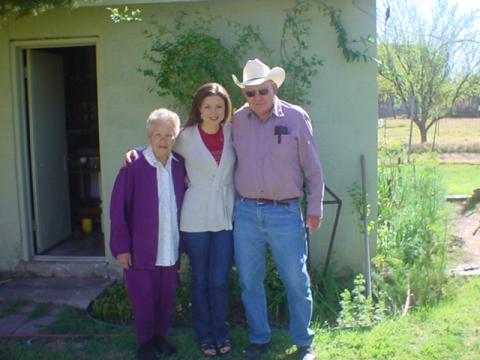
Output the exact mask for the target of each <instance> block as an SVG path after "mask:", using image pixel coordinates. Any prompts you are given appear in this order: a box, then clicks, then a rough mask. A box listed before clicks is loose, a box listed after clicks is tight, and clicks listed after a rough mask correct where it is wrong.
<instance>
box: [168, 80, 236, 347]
mask: <svg viewBox="0 0 480 360" xmlns="http://www.w3.org/2000/svg"><path fill="white" fill-rule="evenodd" d="M231 113H232V105H231V101H230V97H229V95H228V93H227V91H226V90H225V89H224V88H223V87H222V86H221V85H219V84H216V83H208V84H205V85H203V86H201V87H200V88H199V89H198V90H197V92H196V93H195V95H194V97H193V101H192V107H191V111H190V116H189V118H188V121H187V122H186V123H185V125H184V127H183V129H182V131H181V132H180V134H179V136H178V138H177V142H176V144H175V149H174V150H175V151H176V152H178V153H179V154H180V155H182V157H184V159H185V167H186V169H187V175H188V178H189V180H190V184H189V187H188V189H187V191H186V193H185V199H184V202H183V207H182V211H181V218H180V230H181V236H182V240H183V243H184V245H185V249H186V252H187V255H188V257H189V260H190V266H191V273H192V284H191V286H192V287H191V296H192V298H191V300H192V321H193V326H194V328H195V331H196V335H197V339H198V341H199V343H200V349H201V351H202V352H203V354H204V355H205V356H215V355H217V354H218V355H224V354H226V353H228V352H230V350H231V344H230V340H229V337H228V331H227V328H226V316H227V310H228V288H229V273H230V268H231V265H232V257H233V236H232V212H233V205H234V198H235V190H234V184H233V172H234V166H235V153H234V151H233V147H232V140H231V125H230V123H229V122H230V118H231Z"/></svg>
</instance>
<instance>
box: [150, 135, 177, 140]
mask: <svg viewBox="0 0 480 360" xmlns="http://www.w3.org/2000/svg"><path fill="white" fill-rule="evenodd" d="M153 136H154V137H155V139H156V140H163V141H173V140H175V135H160V134H154V135H153Z"/></svg>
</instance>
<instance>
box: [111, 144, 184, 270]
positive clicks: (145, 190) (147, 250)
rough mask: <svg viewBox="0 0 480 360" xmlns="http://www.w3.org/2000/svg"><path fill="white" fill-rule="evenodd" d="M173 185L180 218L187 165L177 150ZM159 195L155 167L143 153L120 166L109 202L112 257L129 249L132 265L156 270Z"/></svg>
mask: <svg viewBox="0 0 480 360" xmlns="http://www.w3.org/2000/svg"><path fill="white" fill-rule="evenodd" d="M174 156H175V158H176V159H177V160H175V159H172V174H173V186H174V189H175V198H176V200H177V209H178V213H177V219H180V209H181V208H182V202H183V195H184V193H185V175H186V172H185V165H184V161H183V158H182V157H181V156H180V155H178V154H175V153H174ZM158 219H159V217H158V195H157V176H156V170H155V168H154V167H152V166H151V165H150V164H149V163H148V162H147V160H146V159H145V158H144V157H143V156H140V157H139V158H138V159H137V160H135V161H134V162H133V163H131V164H130V165H128V166H124V167H122V168H121V169H120V171H119V173H118V175H117V178H116V180H115V184H114V186H113V190H112V198H111V201H110V222H111V230H110V250H111V252H112V254H113V256H115V257H117V255H118V254H121V253H126V252H130V253H131V254H132V263H133V267H134V268H137V269H153V268H154V267H155V261H156V258H157V248H158Z"/></svg>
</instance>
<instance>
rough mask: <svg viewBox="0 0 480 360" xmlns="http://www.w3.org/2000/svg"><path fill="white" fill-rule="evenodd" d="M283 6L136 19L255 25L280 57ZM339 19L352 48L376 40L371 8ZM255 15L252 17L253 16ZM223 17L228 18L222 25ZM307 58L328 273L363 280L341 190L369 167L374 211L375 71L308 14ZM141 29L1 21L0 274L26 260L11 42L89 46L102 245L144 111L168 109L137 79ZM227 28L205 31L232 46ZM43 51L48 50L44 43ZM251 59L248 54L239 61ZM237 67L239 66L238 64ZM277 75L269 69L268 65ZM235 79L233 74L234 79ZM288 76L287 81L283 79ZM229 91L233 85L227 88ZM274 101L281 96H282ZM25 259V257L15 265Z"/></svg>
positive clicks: (171, 7)
mask: <svg viewBox="0 0 480 360" xmlns="http://www.w3.org/2000/svg"><path fill="white" fill-rule="evenodd" d="M292 3H293V2H292V1H289V0H275V1H273V0H272V1H262V2H259V1H255V0H244V1H241V2H240V1H233V0H231V1H230V0H226V1H213V2H192V3H190V2H186V3H183V2H182V3H177V4H157V5H144V6H141V9H142V14H143V18H144V19H147V20H148V19H150V17H151V16H155V17H156V19H157V20H159V21H161V22H165V23H171V22H172V21H173V18H174V17H175V15H176V13H177V11H178V10H186V11H188V12H192V11H197V10H198V11H199V14H200V15H202V14H208V15H212V14H231V15H230V16H231V18H233V19H235V20H236V21H239V22H243V23H251V24H254V25H259V27H260V30H261V33H262V36H263V38H264V39H265V40H266V41H267V43H268V44H269V46H271V47H272V48H274V49H278V46H279V39H280V32H281V26H282V20H280V19H283V9H285V8H288V7H290V6H291V5H292ZM334 6H335V7H337V8H339V9H341V10H343V23H344V24H345V27H346V28H347V31H348V35H349V36H350V37H352V38H359V37H360V36H366V35H368V34H371V35H374V34H375V20H374V19H375V1H374V0H368V1H363V2H362V5H361V7H362V9H363V10H364V11H360V10H359V9H358V8H357V7H355V6H353V5H352V3H351V1H349V0H340V1H335V2H334ZM252 9H255V11H252ZM226 16H227V15H226ZM312 16H315V21H314V25H313V29H312V37H311V39H310V40H311V41H312V49H313V51H315V52H317V53H318V55H319V57H320V58H321V59H323V60H324V66H323V67H321V68H320V71H319V74H318V76H317V77H316V78H315V79H313V87H312V92H311V96H310V98H311V100H312V104H311V105H309V106H307V107H306V108H307V110H308V111H309V113H310V115H311V118H312V120H313V122H314V130H315V135H316V138H317V140H318V148H319V152H320V156H321V159H322V164H323V167H324V171H325V174H326V180H327V184H328V186H330V187H331V188H332V189H333V190H334V191H335V192H336V193H337V194H338V195H339V196H340V197H341V198H342V200H343V201H344V207H343V210H342V216H341V219H340V224H339V228H338V233H337V238H336V241H335V247H334V260H333V265H334V267H335V268H336V269H337V270H339V271H340V272H342V273H346V272H350V271H351V270H352V269H353V270H354V271H355V272H358V271H361V270H362V264H363V259H362V253H363V248H362V237H361V235H360V233H359V232H358V230H357V227H356V223H357V221H356V218H355V216H354V214H353V213H352V206H351V201H350V198H349V195H348V193H347V188H348V187H350V186H351V185H352V184H353V183H354V182H357V183H360V161H359V158H360V154H364V155H365V157H366V163H367V183H368V187H367V192H368V193H369V195H370V198H369V202H371V203H372V204H375V203H376V200H375V196H374V194H375V192H376V99H377V97H376V78H375V65H374V63H373V62H369V63H353V64H348V63H346V61H345V59H344V58H343V56H342V54H341V52H340V50H339V49H337V43H336V34H335V33H334V31H333V29H332V28H331V27H330V26H329V21H328V19H327V18H326V17H323V16H321V15H320V14H319V13H316V12H315V13H312ZM147 26H148V25H147V24H146V23H133V24H113V23H112V22H111V21H110V19H109V13H108V11H106V10H105V9H104V8H91V7H88V8H80V9H77V10H71V11H60V10H59V11H51V12H48V13H46V14H44V15H41V16H38V17H27V18H21V19H18V20H16V19H9V20H8V21H7V22H4V23H3V24H2V26H1V28H0V134H1V135H0V139H1V141H0V154H1V155H0V156H1V159H2V175H1V177H0V216H1V217H0V243H1V244H2V251H1V252H0V269H2V268H8V267H9V266H11V264H12V262H13V261H14V260H15V259H18V258H21V257H22V256H23V258H24V260H26V258H28V251H26V250H25V245H20V244H21V241H22V228H23V227H24V226H22V225H21V223H20V220H19V213H20V212H21V209H22V207H21V206H20V205H19V204H20V201H21V199H20V197H19V195H18V191H19V189H18V187H17V184H18V183H20V181H19V179H17V178H16V170H15V168H16V166H19V164H17V163H16V159H15V156H14V152H15V144H14V133H13V131H14V126H13V112H14V108H15V106H16V104H14V103H13V98H12V89H11V81H10V76H11V75H10V70H11V66H10V50H11V48H10V46H9V42H10V41H12V40H17V41H18V40H23V39H49V38H62V39H68V38H77V37H92V38H94V39H95V42H96V46H97V76H98V109H99V126H100V152H101V162H102V179H101V187H102V193H103V208H104V219H103V221H104V227H105V230H106V232H105V235H106V238H107V239H108V236H109V230H108V227H109V225H108V224H109V222H108V211H107V210H108V207H109V196H110V192H111V189H112V184H113V181H114V178H115V175H116V173H117V171H118V168H119V166H120V163H121V159H122V154H123V153H124V152H125V150H126V149H128V148H131V147H132V146H134V145H138V144H144V143H145V134H144V122H145V119H146V117H147V115H148V113H149V111H150V110H152V109H153V108H156V107H159V106H165V105H168V103H169V102H168V101H167V100H166V99H161V98H158V97H157V96H156V95H155V94H151V93H149V92H148V91H147V88H148V87H150V86H151V85H152V83H151V80H150V79H149V78H145V77H144V76H143V75H142V74H141V73H139V72H138V71H137V69H138V68H139V67H142V64H143V62H144V60H143V58H142V56H143V53H144V51H145V50H147V49H148V47H149V40H148V39H146V38H145V37H144V36H143V35H142V31H143V30H144V29H145V28H146V27H147ZM226 29H227V27H226V25H225V24H222V23H219V24H213V28H212V32H213V34H215V35H217V36H220V37H222V38H223V39H225V40H226V41H227V42H228V41H229V40H230V38H229V34H228V32H227V31H226ZM47 41H48V40H47ZM255 55H256V54H254V53H252V54H246V55H245V59H247V58H249V57H254V56H255ZM245 59H243V60H245ZM272 65H277V64H272ZM238 75H241V74H237V76H238ZM287 76H288V74H287ZM225 81H231V79H225ZM280 94H281V93H280ZM333 216H334V206H331V205H327V206H326V213H325V221H324V224H323V226H322V228H321V230H320V231H319V232H318V233H317V234H315V235H314V236H313V238H312V252H311V254H312V261H313V262H314V263H321V262H322V261H323V259H324V255H325V251H326V247H327V243H328V240H329V235H330V232H331V229H332V223H333ZM107 252H108V251H107ZM22 254H23V255H22Z"/></svg>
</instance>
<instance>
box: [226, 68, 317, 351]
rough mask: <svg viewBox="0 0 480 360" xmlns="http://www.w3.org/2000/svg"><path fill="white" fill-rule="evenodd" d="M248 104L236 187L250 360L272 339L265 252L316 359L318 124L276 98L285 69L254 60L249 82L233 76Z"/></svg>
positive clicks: (241, 122)
mask: <svg viewBox="0 0 480 360" xmlns="http://www.w3.org/2000/svg"><path fill="white" fill-rule="evenodd" d="M232 77H233V80H234V82H235V84H236V85H237V86H239V87H240V88H241V89H242V92H243V95H244V97H245V100H246V104H245V105H244V106H242V107H241V108H240V109H239V110H238V111H237V112H236V113H235V114H234V120H233V129H232V131H233V146H234V148H235V151H236V154H237V168H236V173H235V186H236V190H237V193H238V195H239V197H238V200H237V203H236V205H235V227H234V244H235V261H236V265H237V268H238V274H239V278H240V286H241V289H242V300H243V304H244V306H245V311H246V316H247V322H248V325H249V328H250V345H249V347H248V348H247V350H246V352H245V358H246V359H257V358H259V357H260V356H261V354H262V353H264V352H265V351H266V350H267V348H268V346H269V344H270V338H271V330H270V326H269V323H268V319H267V306H266V297H265V291H264V286H263V281H264V277H265V250H266V246H267V245H268V246H269V247H270V249H271V252H272V256H273V259H274V260H275V264H276V266H277V269H278V271H279V273H280V277H281V279H282V282H283V285H284V287H285V292H286V295H287V299H288V307H289V330H290V335H291V337H292V340H293V342H294V343H295V345H296V346H297V348H298V353H299V355H300V358H301V359H305V360H307V359H308V360H312V359H315V358H316V357H315V353H314V351H313V349H312V347H311V344H312V340H313V335H314V333H313V331H312V329H311V328H310V320H311V316H312V293H311V290H310V278H309V276H308V273H307V266H306V258H307V242H306V232H305V224H304V221H303V218H302V213H301V209H300V199H301V198H302V197H303V196H304V193H303V184H304V181H305V182H306V184H307V200H308V207H307V217H306V226H307V228H308V230H309V231H310V232H313V231H315V230H317V229H318V228H319V226H320V222H321V218H322V212H323V211H322V210H323V209H322V200H323V192H324V183H323V173H322V168H321V165H320V159H319V157H318V153H317V150H316V147H315V139H314V137H313V132H312V124H311V121H310V118H309V116H308V114H307V113H306V112H305V111H304V110H303V109H302V108H301V107H299V106H296V105H292V104H289V103H287V102H286V101H283V100H280V99H279V98H278V97H277V91H278V88H279V87H280V86H281V85H282V83H283V81H284V80H285V71H284V70H283V69H282V68H280V67H274V68H273V69H270V68H269V67H268V66H267V65H265V64H264V63H262V62H261V61H260V60H258V59H255V60H249V61H248V62H247V64H246V65H245V67H244V69H243V81H242V82H240V81H239V80H238V79H237V77H236V76H235V75H232Z"/></svg>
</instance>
